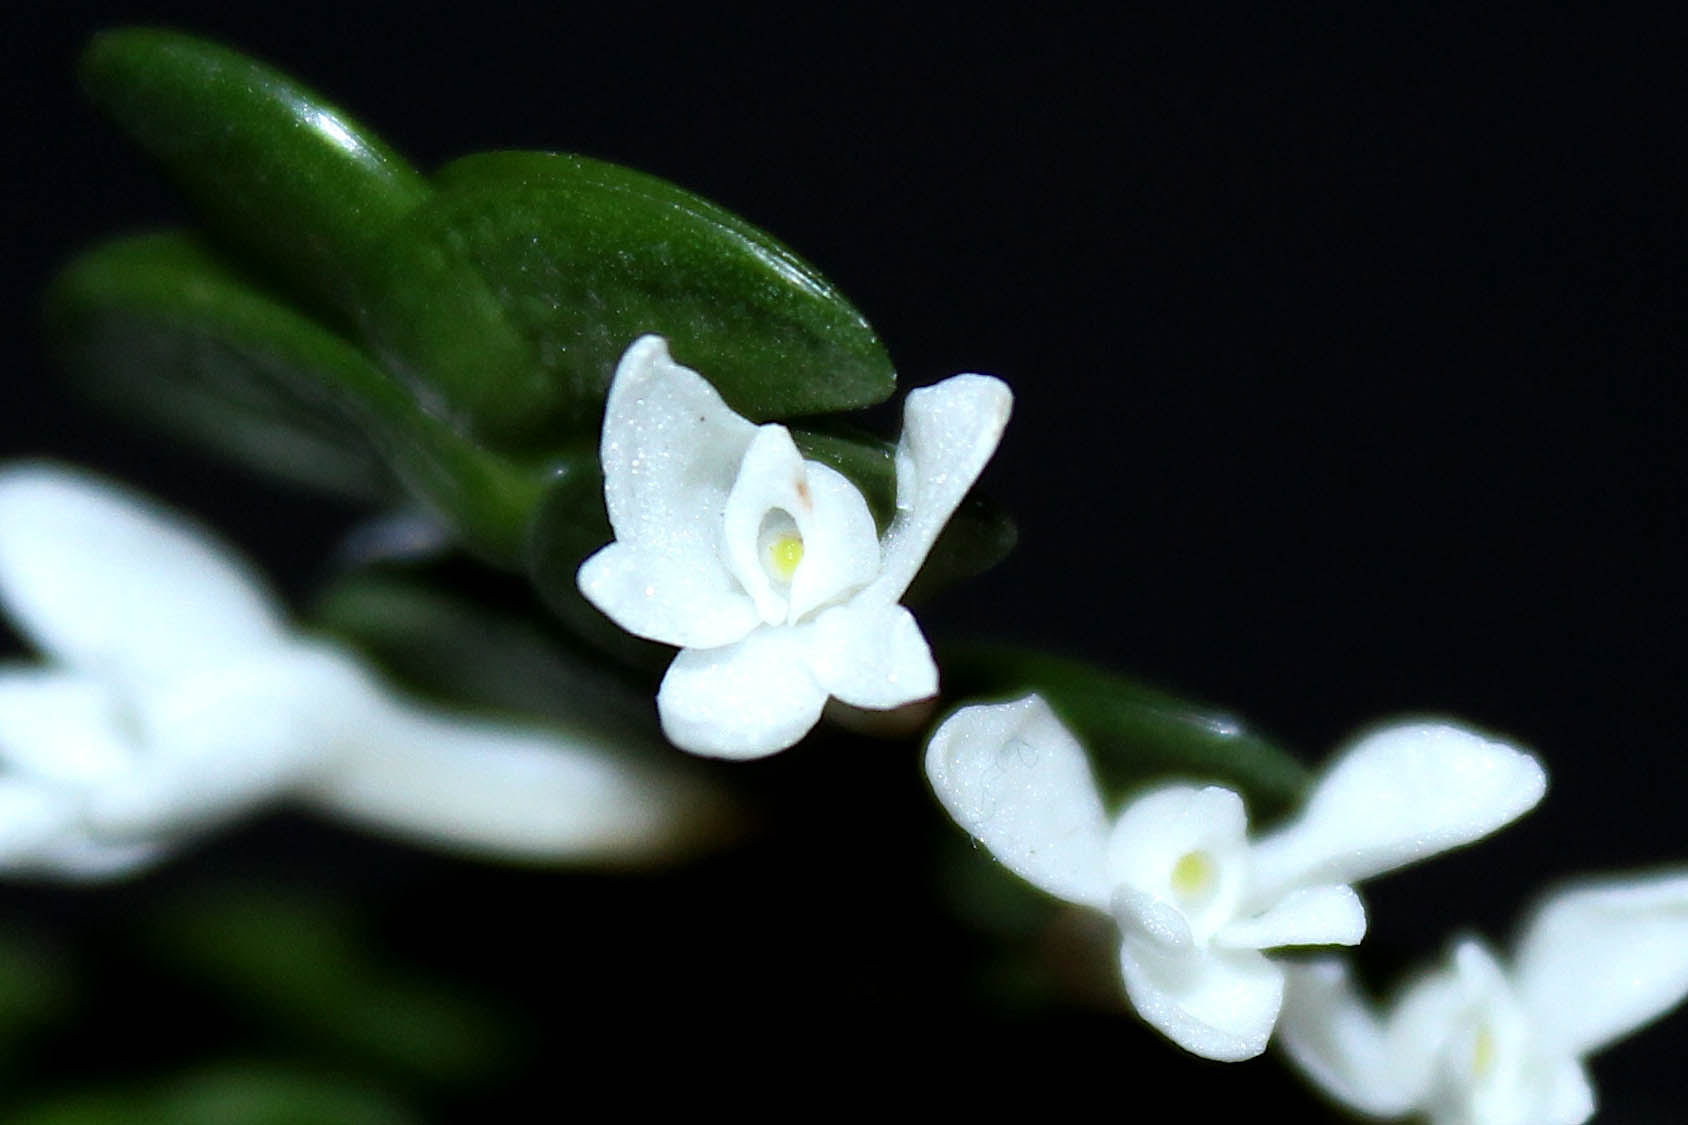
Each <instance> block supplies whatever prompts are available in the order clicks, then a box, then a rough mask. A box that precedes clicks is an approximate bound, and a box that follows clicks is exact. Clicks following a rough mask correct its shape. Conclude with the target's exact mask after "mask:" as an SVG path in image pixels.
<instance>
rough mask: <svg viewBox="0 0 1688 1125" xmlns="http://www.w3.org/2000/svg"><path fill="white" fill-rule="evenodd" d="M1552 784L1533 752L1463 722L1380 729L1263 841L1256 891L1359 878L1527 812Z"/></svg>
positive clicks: (1259, 848)
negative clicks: (1292, 820) (1302, 807)
mask: <svg viewBox="0 0 1688 1125" xmlns="http://www.w3.org/2000/svg"><path fill="white" fill-rule="evenodd" d="M1546 788H1547V775H1546V774H1545V773H1544V772H1543V771H1542V768H1541V765H1540V763H1538V762H1537V761H1536V760H1535V758H1533V757H1531V756H1530V755H1529V754H1526V753H1523V752H1521V751H1519V750H1515V749H1513V748H1512V747H1511V746H1508V745H1506V744H1504V743H1500V742H1491V741H1489V740H1488V739H1485V738H1483V737H1481V736H1480V735H1477V734H1474V733H1472V732H1471V731H1468V730H1464V729H1462V728H1460V727H1456V726H1451V725H1448V724H1445V723H1408V724H1403V725H1400V726H1394V727H1389V728H1386V729H1384V730H1380V731H1377V732H1376V733H1374V734H1371V735H1368V736H1367V737H1365V738H1362V739H1361V740H1360V741H1359V742H1357V743H1355V744H1354V746H1353V747H1352V748H1351V749H1349V750H1348V751H1347V752H1346V753H1344V754H1343V755H1342V756H1341V757H1340V758H1339V759H1338V760H1337V761H1336V763H1335V764H1334V765H1333V766H1332V767H1331V768H1330V769H1329V770H1328V771H1326V773H1325V775H1324V777H1323V778H1322V779H1321V780H1320V781H1319V782H1318V784H1317V785H1316V786H1315V787H1314V789H1313V793H1312V796H1311V797H1310V798H1309V799H1308V802H1307V808H1306V811H1305V812H1303V814H1302V815H1301V816H1300V818H1298V819H1297V820H1296V822H1295V823H1293V824H1291V825H1289V826H1288V827H1286V828H1284V829H1283V830H1281V831H1279V832H1277V833H1274V834H1272V835H1271V836H1268V837H1266V838H1265V839H1263V840H1261V841H1260V842H1259V843H1258V844H1257V845H1256V847H1255V852H1254V861H1255V869H1256V873H1257V879H1258V883H1257V886H1256V893H1258V894H1259V895H1262V896H1264V897H1265V898H1266V899H1267V900H1268V901H1269V900H1270V899H1271V898H1274V897H1276V896H1277V895H1279V894H1281V893H1283V892H1284V891H1285V890H1287V889H1289V888H1290V887H1293V886H1296V885H1298V884H1306V883H1353V882H1358V881H1359V880H1361V879H1364V878H1366V877H1368V876H1371V875H1376V874H1378V873H1379V872H1383V871H1388V870H1390V869H1392V868H1395V867H1400V866H1402V865H1404V864H1408V863H1411V862H1413V861H1414V860H1418V859H1423V858H1424V857H1426V856H1430V855H1434V854H1435V853H1437V852H1441V851H1447V850H1448V849H1450V848H1456V847H1459V846H1460V845H1461V844H1467V843H1470V842H1471V841H1473V840H1476V839H1478V838H1479V837H1482V836H1486V835H1488V834H1489V833H1490V832H1493V831H1494V830H1495V829H1497V828H1499V827H1501V826H1502V825H1504V824H1506V823H1508V822H1510V821H1512V820H1514V819H1515V818H1517V817H1518V816H1520V815H1522V814H1523V813H1525V812H1527V811H1529V809H1531V808H1532V807H1534V806H1535V803H1536V802H1537V801H1539V800H1540V799H1541V795H1542V793H1543V792H1545V790H1546Z"/></svg>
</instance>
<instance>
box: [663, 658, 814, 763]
mask: <svg viewBox="0 0 1688 1125" xmlns="http://www.w3.org/2000/svg"><path fill="white" fill-rule="evenodd" d="M807 638H808V633H807V630H806V629H805V628H804V627H801V626H763V627H762V628H760V629H757V630H756V631H755V632H753V633H751V634H750V636H748V637H746V638H745V639H744V640H742V641H740V642H738V643H737V644H733V645H727V646H726V647H724V648H708V649H703V648H688V649H684V650H682V651H681V653H680V655H679V656H677V657H675V658H674V663H673V664H671V665H669V668H668V674H667V675H666V676H664V677H663V679H662V688H661V690H659V691H658V692H657V696H656V706H657V712H658V714H660V715H661V717H662V731H663V733H664V734H666V735H667V736H668V740H669V741H670V742H672V743H674V745H676V746H678V747H680V748H681V749H682V750H690V751H691V752H692V753H694V754H703V755H706V756H708V757H711V758H761V757H766V756H767V755H769V754H772V753H775V752H776V751H780V750H784V749H785V748H786V747H788V746H792V745H795V744H796V743H797V742H798V741H799V740H800V739H801V738H802V737H803V736H804V735H805V734H808V733H809V730H810V728H812V727H813V726H814V725H815V723H817V722H819V721H820V717H821V709H822V708H823V707H824V706H825V705H826V691H825V689H823V688H822V687H821V686H820V684H819V683H817V682H816V680H815V674H814V671H813V669H811V668H810V666H809V659H808V644H809V642H808V639H807Z"/></svg>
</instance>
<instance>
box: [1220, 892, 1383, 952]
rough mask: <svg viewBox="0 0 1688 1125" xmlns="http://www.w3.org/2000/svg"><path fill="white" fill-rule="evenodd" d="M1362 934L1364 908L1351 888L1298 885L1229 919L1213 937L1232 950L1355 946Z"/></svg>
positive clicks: (1363, 928)
mask: <svg viewBox="0 0 1688 1125" xmlns="http://www.w3.org/2000/svg"><path fill="white" fill-rule="evenodd" d="M1365 936H1366V908H1365V906H1364V904H1362V903H1361V902H1360V896H1359V895H1357V894H1355V893H1354V888H1353V887H1348V886H1343V885H1341V884H1325V885H1324V886H1318V887H1299V888H1297V889H1296V890H1293V891H1291V892H1290V893H1289V894H1288V895H1287V896H1285V897H1284V898H1282V899H1280V900H1279V901H1278V902H1277V903H1276V904H1274V905H1273V906H1272V907H1271V908H1270V909H1268V910H1266V911H1265V912H1264V913H1262V914H1257V915H1255V916H1254V917H1252V918H1244V919H1241V920H1239V921H1236V922H1232V923H1231V924H1230V925H1228V926H1226V927H1225V928H1224V929H1223V930H1220V931H1219V933H1218V934H1217V935H1215V937H1214V940H1215V941H1217V942H1220V943H1222V944H1224V945H1228V946H1231V947H1232V948H1234V949H1275V948H1278V947H1280V946H1286V945H1358V944H1360V939H1361V938H1363V937H1365Z"/></svg>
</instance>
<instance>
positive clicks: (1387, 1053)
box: [1280, 870, 1688, 1125]
mask: <svg viewBox="0 0 1688 1125" xmlns="http://www.w3.org/2000/svg"><path fill="white" fill-rule="evenodd" d="M1685 995H1688V871H1683V870H1676V871H1672V872H1668V873H1664V874H1654V875H1648V876H1642V877H1632V878H1623V879H1612V880H1607V881H1603V882H1598V883H1582V884H1577V885H1573V886H1571V887H1569V888H1567V889H1564V890H1561V891H1558V892H1557V893H1554V894H1552V895H1549V896H1548V897H1547V898H1545V899H1544V900H1543V901H1542V902H1541V904H1540V905H1538V906H1537V908H1536V910H1535V912H1534V916H1533V917H1532V918H1531V920H1530V922H1529V923H1528V924H1527V925H1526V926H1525V927H1524V930H1523V936H1522V938H1521V939H1520V940H1519V942H1518V947H1517V953H1516V958H1515V960H1514V962H1513V964H1512V966H1511V968H1510V969H1508V968H1507V967H1506V966H1505V965H1503V964H1502V963H1501V962H1499V961H1498V960H1497V959H1496V958H1495V956H1494V955H1493V954H1492V953H1490V951H1489V950H1488V949H1487V948H1486V947H1485V946H1484V945H1483V943H1482V942H1480V941H1477V940H1476V939H1474V938H1465V939H1462V940H1461V941H1459V942H1458V943H1457V944H1456V945H1455V946H1454V949H1453V952H1452V954H1451V955H1450V957H1449V959H1448V962H1447V964H1446V965H1445V966H1442V967H1440V968H1437V969H1435V970H1433V971H1431V972H1429V973H1426V974H1425V975H1423V976H1421V977H1419V978H1418V979H1417V980H1416V981H1414V982H1413V983H1411V984H1410V985H1409V986H1408V987H1407V989H1406V991H1405V992H1403V993H1402V994H1401V996H1400V998H1399V999H1398V1000H1397V1001H1396V1003H1395V1004H1394V1005H1393V1006H1392V1007H1391V1008H1390V1010H1389V1012H1388V1013H1387V1014H1386V1015H1385V1016H1383V1017H1382V1018H1381V1019H1380V1018H1379V1017H1378V1016H1377V1015H1376V1014H1374V1013H1373V1011H1372V1010H1371V1008H1370V1007H1369V1006H1368V1005H1367V1004H1366V1003H1365V1001H1364V1000H1362V999H1361V997H1360V996H1359V994H1358V993H1357V991H1356V990H1355V988H1354V985H1353V983H1352V981H1351V980H1350V978H1349V974H1348V967H1347V966H1346V964H1344V963H1343V962H1342V961H1341V960H1339V959H1327V960H1324V961H1319V962H1315V963H1311V964H1307V965H1300V966H1296V967H1294V968H1292V969H1291V970H1290V976H1289V988H1288V994H1287V997H1286V999H1285V1003H1284V1016H1283V1024H1282V1035H1281V1037H1280V1042H1281V1044H1282V1046H1283V1047H1284V1048H1285V1049H1286V1050H1287V1051H1288V1052H1289V1056H1290V1058H1292V1059H1294V1060H1295V1062H1296V1063H1297V1064H1298V1065H1299V1066H1300V1067H1301V1069H1302V1070H1304V1071H1305V1072H1306V1073H1307V1074H1308V1075H1309V1076H1310V1077H1311V1078H1312V1079H1313V1080H1314V1081H1315V1082H1316V1083H1317V1084H1318V1085H1319V1086H1320V1087H1322V1088H1323V1089H1324V1090H1325V1091H1326V1092H1327V1093H1329V1094H1330V1095H1331V1096H1332V1097H1334V1098H1336V1099H1337V1100H1338V1101H1340V1102H1342V1103H1344V1104H1346V1105H1348V1106H1350V1107H1351V1108H1353V1109H1355V1110H1358V1111H1359V1112H1361V1113H1366V1114H1370V1115H1373V1116H1376V1117H1402V1116H1406V1115H1408V1114H1421V1115H1423V1116H1425V1117H1427V1118H1428V1119H1429V1120H1430V1121H1432V1122H1434V1123H1436V1125H1576V1123H1577V1122H1581V1121H1586V1120H1588V1119H1589V1118H1590V1117H1591V1116H1593V1114H1594V1108H1595V1102H1594V1091H1593V1088H1592V1087H1591V1086H1590V1084H1589V1080H1588V1073H1587V1071H1586V1070H1585V1069H1584V1066H1583V1060H1584V1059H1586V1058H1587V1057H1588V1056H1589V1055H1591V1054H1593V1053H1594V1052H1595V1051H1598V1050H1600V1049H1601V1048H1602V1047H1605V1046H1606V1045H1608V1044H1610V1043H1612V1042H1613V1041H1614V1040H1617V1039H1620V1038H1622V1037H1623V1036H1625V1035H1628V1034H1629V1033H1630V1032H1632V1031H1634V1030H1636V1029H1637V1028H1639V1027H1641V1026H1642V1025H1644V1024H1647V1023H1649V1022H1651V1021H1652V1020H1654V1019H1656V1018H1658V1017H1659V1016H1661V1015H1663V1014H1664V1013H1665V1012H1667V1011H1669V1010H1670V1009H1671V1008H1673V1007H1675V1006H1676V1005H1677V1004H1679V1003H1681V1001H1682V999H1683V997H1684V996H1685Z"/></svg>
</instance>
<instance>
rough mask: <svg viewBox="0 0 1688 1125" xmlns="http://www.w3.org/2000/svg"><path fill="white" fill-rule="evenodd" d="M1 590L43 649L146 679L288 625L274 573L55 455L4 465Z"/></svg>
mask: <svg viewBox="0 0 1688 1125" xmlns="http://www.w3.org/2000/svg"><path fill="white" fill-rule="evenodd" d="M0 601H3V602H4V605H5V608H6V610H7V611H8V612H9V613H10V614H11V616H12V618H13V619H14V620H15V621H16V622H17V623H18V625H19V626H20V627H21V628H22V630H23V631H24V632H25V633H26V634H27V635H28V636H29V637H30V639H31V640H32V641H34V643H35V644H36V645H37V646H38V647H39V648H40V649H41V650H42V651H44V652H47V653H50V654H51V655H52V656H54V657H56V658H57V659H58V660H60V661H61V662H63V663H65V664H68V665H71V666H72V667H74V668H77V669H80V670H85V671H100V672H109V673H111V674H113V675H115V676H117V677H120V678H123V679H125V680H129V681H136V682H147V681H149V680H159V679H167V678H169V677H172V676H176V675H180V674H184V673H187V672H191V671H194V670H197V669H201V668H207V667H216V666H217V665H218V664H220V663H222V662H224V661H225V660H228V659H230V658H235V657H240V656H244V655H246V654H247V653H248V652H250V651H252V650H253V649H254V648H258V647H262V646H264V645H269V644H274V643H277V642H278V641H279V640H280V639H281V638H282V636H283V633H282V624H281V618H280V614H279V613H278V611H277V609H276V607H275V605H274V604H273V602H272V601H271V598H270V595H269V593H268V592H267V591H266V590H265V588H264V586H263V584H262V583H261V582H260V581H259V580H258V578H257V576H256V575H255V574H254V573H253V572H252V571H251V570H249V569H248V568H247V566H246V564H245V563H243V562H242V561H241V560H239V559H238V558H237V557H236V556H235V555H234V554H233V553H232V552H230V551H229V550H228V549H227V548H226V547H224V546H222V545H221V544H219V543H217V542H216V541H215V540H214V539H212V538H211V537H210V536H209V535H208V534H207V533H206V532H204V531H203V530H201V529H200V528H197V527H195V526H193V525H192V524H190V523H188V522H187V521H185V520H183V519H181V518H180V517H178V516H175V515H171V514H169V513H166V512H165V511H163V510H162V509H160V508H157V507H155V506H153V505H152V504H150V503H148V502H147V501H145V500H142V499H141V498H140V497H138V496H136V495H134V494H132V493H130V492H127V491H125V490H123V489H121V488H119V487H117V486H116V485H113V484H110V483H107V482H104V481H100V480H98V479H97V478H95V477H93V476H90V475H87V474H83V473H80V472H76V471H73V470H70V469H65V468H60V467H55V466H50V465H22V466H15V467H12V468H9V469H6V470H5V471H4V472H0Z"/></svg>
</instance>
